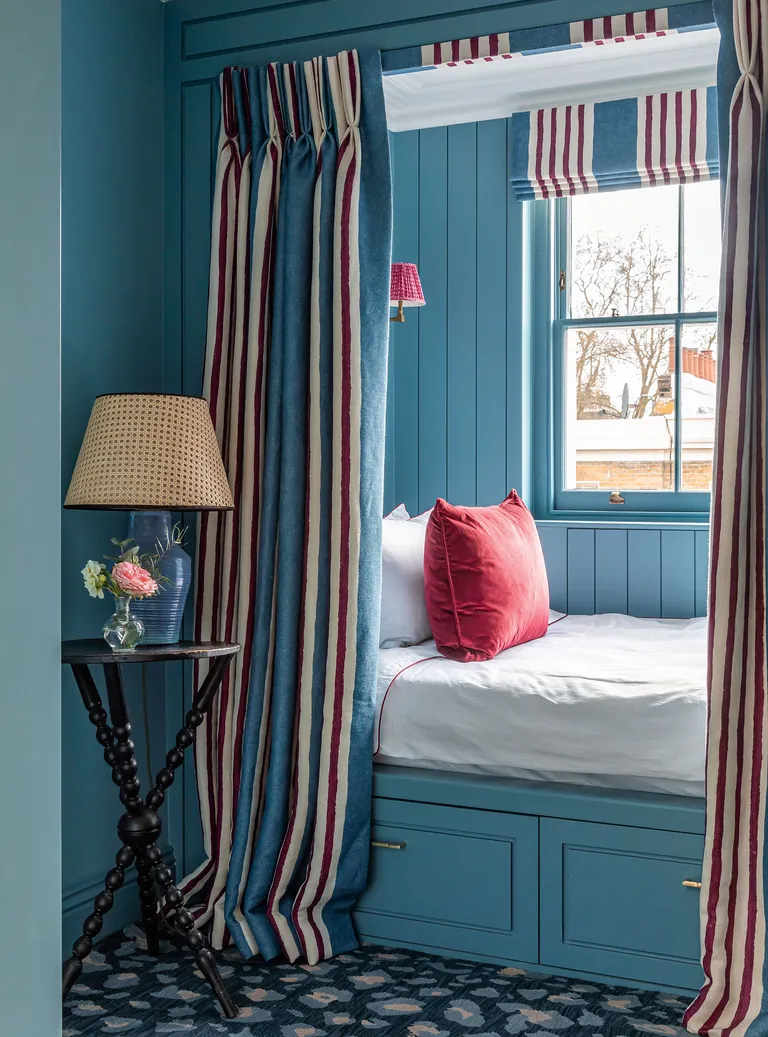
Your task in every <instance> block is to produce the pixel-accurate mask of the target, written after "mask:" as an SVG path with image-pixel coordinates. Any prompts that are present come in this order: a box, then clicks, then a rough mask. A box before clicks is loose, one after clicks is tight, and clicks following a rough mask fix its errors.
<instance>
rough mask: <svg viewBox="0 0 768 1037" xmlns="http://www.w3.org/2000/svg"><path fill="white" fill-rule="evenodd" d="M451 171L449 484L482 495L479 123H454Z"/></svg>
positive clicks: (457, 493) (466, 496)
mask: <svg viewBox="0 0 768 1037" xmlns="http://www.w3.org/2000/svg"><path fill="white" fill-rule="evenodd" d="M447 173H448V178H447V179H448V250H447V258H448V270H447V293H446V306H447V328H446V332H447V334H446V345H447V358H448V359H447V399H448V403H447V414H446V449H447V464H448V481H447V488H448V499H449V500H457V501H461V500H472V501H476V500H477V481H476V473H477V123H465V124H464V125H462V126H450V127H449V128H448V170H447ZM502 298H503V297H502Z"/></svg>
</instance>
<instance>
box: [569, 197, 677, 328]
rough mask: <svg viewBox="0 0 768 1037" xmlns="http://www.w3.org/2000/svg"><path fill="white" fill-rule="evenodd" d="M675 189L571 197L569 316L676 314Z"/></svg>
mask: <svg viewBox="0 0 768 1037" xmlns="http://www.w3.org/2000/svg"><path fill="white" fill-rule="evenodd" d="M679 198H680V192H679V189H678V188H677V187H651V188H643V189H637V190H629V191H612V192H610V191H609V192H606V193H605V194H587V195H579V196H577V197H575V198H572V199H571V235H570V241H571V261H570V271H571V277H570V290H571V314H572V316H574V317H610V316H612V315H613V316H619V317H625V316H630V315H634V316H637V315H640V314H648V315H650V314H653V313H676V312H677V287H678V286H677V237H678V207H679Z"/></svg>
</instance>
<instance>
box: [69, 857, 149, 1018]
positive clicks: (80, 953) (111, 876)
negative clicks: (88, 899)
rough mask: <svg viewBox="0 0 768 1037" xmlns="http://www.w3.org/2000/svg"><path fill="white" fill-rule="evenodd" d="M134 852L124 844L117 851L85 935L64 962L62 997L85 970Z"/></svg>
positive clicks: (94, 902)
mask: <svg viewBox="0 0 768 1037" xmlns="http://www.w3.org/2000/svg"><path fill="white" fill-rule="evenodd" d="M134 856H135V855H134V852H133V850H132V849H131V848H130V846H123V847H122V848H121V849H120V850H118V851H117V856H116V857H115V866H114V868H111V869H110V870H109V871H108V872H107V876H106V878H105V879H104V889H103V890H102V892H101V893H99V895H98V896H97V897H96V899H95V900H94V901H93V914H90V915H88V917H87V918H86V920H85V921H84V922H83V935H82V936H80V937H78V939H77V940H75V943H74V946H73V947H72V957H71V958H68V959H67V961H65V962H64V970H63V975H62V998H63V999H66V996H67V994H68V993H69V992H70V990H71V989H72V984H73V983H74V982H75V980H76V979H77V977H78V976H79V975H80V973H81V972H82V971H83V961H84V959H85V958H87V957H88V955H89V954H90V953H91V950H92V949H93V940H94V937H95V936H98V934H99V933H100V932H101V927H102V925H103V924H104V915H105V914H106V913H107V911H109V909H110V908H111V907H112V905H113V904H114V902H115V893H116V892H117V891H118V889H120V887H121V886H122V884H123V883H124V882H125V869H126V868H128V867H130V865H131V864H132V863H133V858H134Z"/></svg>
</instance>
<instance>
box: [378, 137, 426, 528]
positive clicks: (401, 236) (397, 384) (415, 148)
mask: <svg viewBox="0 0 768 1037" xmlns="http://www.w3.org/2000/svg"><path fill="white" fill-rule="evenodd" d="M390 140H391V142H392V176H393V180H394V185H393V190H394V197H395V204H396V206H397V213H398V219H397V220H396V222H395V224H394V227H393V241H392V259H393V260H394V261H395V262H405V263H407V262H416V261H417V258H418V255H419V185H420V178H419V135H418V133H393V134H391V135H390ZM421 313H422V308H421V307H409V308H408V310H407V312H406V320H405V323H404V324H396V323H395V324H391V325H390V335H389V369H390V386H391V392H392V394H393V395H394V400H395V403H394V413H395V426H394V429H393V430H392V439H393V441H394V454H387V460H386V470H387V474H389V473H390V472H391V473H392V475H391V483H392V491H391V492H392V502H391V507H395V506H396V505H397V504H400V503H405V504H406V505H407V507H408V508H409V509H411V510H412V513H413V514H416V512H417V511H418V506H419V374H420V372H419V329H420V327H421ZM390 510H391V509H390Z"/></svg>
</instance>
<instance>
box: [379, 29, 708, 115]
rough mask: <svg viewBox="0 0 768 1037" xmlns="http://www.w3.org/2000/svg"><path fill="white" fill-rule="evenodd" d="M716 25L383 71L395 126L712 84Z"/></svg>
mask: <svg viewBox="0 0 768 1037" xmlns="http://www.w3.org/2000/svg"><path fill="white" fill-rule="evenodd" d="M719 45H720V33H719V32H718V30H717V29H705V30H702V31H699V32H681V33H672V34H670V35H668V36H659V37H650V38H646V39H643V40H627V41H625V42H623V43H610V44H607V45H605V46H600V47H578V48H574V49H570V50H560V51H554V52H550V53H542V54H537V55H530V56H528V55H526V56H525V57H515V58H512V59H509V60H504V59H500V58H497V59H495V60H493V61H482V62H478V63H476V64H473V65H461V64H460V65H457V66H456V67H446V66H441V67H439V68H427V69H423V70H420V71H417V72H406V73H399V74H398V73H395V74H390V75H386V76H385V77H384V98H385V101H386V106H387V124H388V126H389V128H390V130H394V131H396V132H397V131H400V130H417V129H425V128H426V127H428V126H450V125H453V124H454V123H460V122H477V121H481V120H484V119H500V118H506V117H507V116H509V115H512V113H513V112H521V111H532V110H534V109H538V108H555V107H558V106H559V105H564V104H574V103H581V102H588V101H610V100H620V99H621V98H624V97H639V96H642V95H643V94H653V93H661V92H662V91H666V90H681V89H693V88H695V87H703V86H713V85H714V84H715V83H716V81H717V52H718V48H719Z"/></svg>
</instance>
